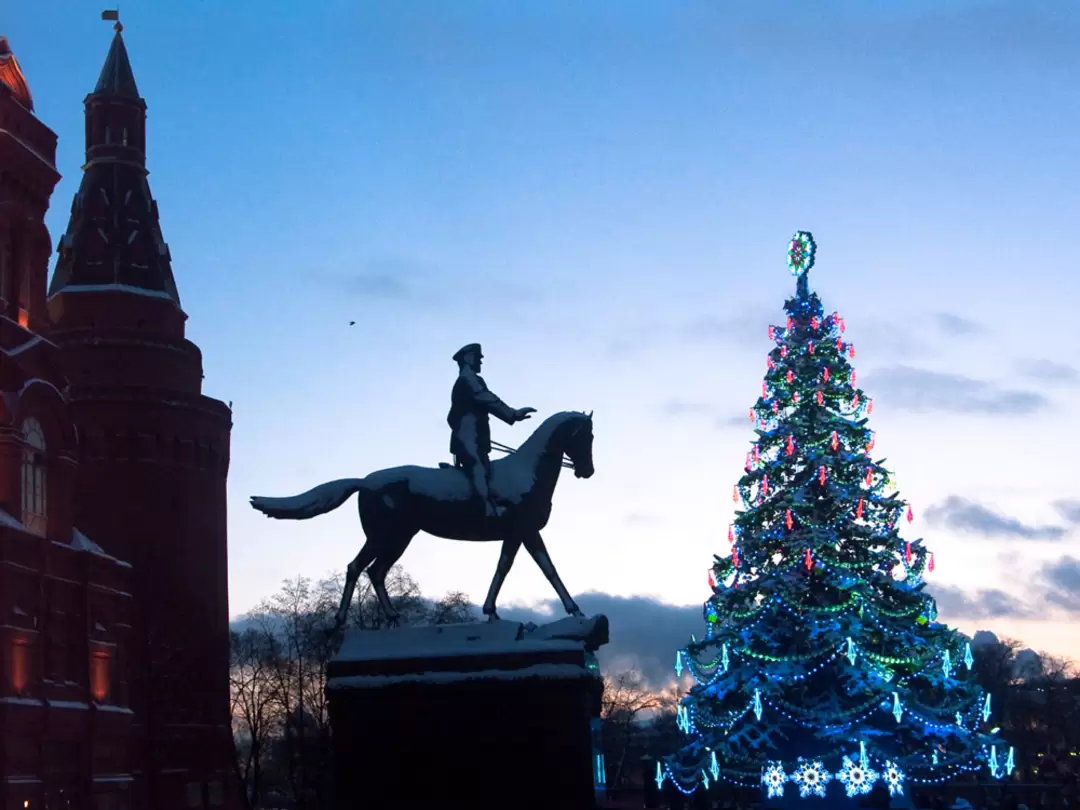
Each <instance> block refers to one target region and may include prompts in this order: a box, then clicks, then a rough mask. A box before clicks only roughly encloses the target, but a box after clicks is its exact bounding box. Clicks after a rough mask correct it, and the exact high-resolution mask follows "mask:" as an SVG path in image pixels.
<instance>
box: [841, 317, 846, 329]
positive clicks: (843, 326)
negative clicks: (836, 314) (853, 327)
mask: <svg viewBox="0 0 1080 810" xmlns="http://www.w3.org/2000/svg"><path fill="white" fill-rule="evenodd" d="M840 331H841V332H846V331H847V324H846V323H844V319H843V318H841V319H840Z"/></svg>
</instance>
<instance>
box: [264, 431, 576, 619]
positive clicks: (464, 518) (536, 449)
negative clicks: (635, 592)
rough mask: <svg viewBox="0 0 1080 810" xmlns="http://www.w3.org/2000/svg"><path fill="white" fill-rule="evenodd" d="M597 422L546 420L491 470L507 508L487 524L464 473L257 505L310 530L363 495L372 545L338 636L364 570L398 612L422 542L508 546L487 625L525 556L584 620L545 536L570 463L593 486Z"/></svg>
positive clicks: (323, 487)
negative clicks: (395, 595) (402, 579)
mask: <svg viewBox="0 0 1080 810" xmlns="http://www.w3.org/2000/svg"><path fill="white" fill-rule="evenodd" d="M592 424H593V423H592V414H591V413H588V414H585V413H578V412H575V411H564V412H563V413H557V414H555V415H554V416H551V417H549V418H548V419H546V420H545V421H544V422H543V423H542V424H540V426H539V427H537V428H536V430H535V431H533V433H532V435H531V436H530V437H529V438H528V439H527V440H526V441H525V443H524V444H522V445H521V447H520V448H518V450H517V451H516V452H514V453H513V454H511V455H509V456H507V457H506V458H502V459H499V460H498V461H495V462H492V465H491V486H492V491H493V492H494V494H495V496H496V497H497V498H498V499H499V501H500V502H501V503H503V504H505V505H506V507H507V508H506V512H505V514H503V515H501V516H497V517H496V516H492V517H486V516H485V515H484V509H483V504H478V501H477V500H476V498H475V496H474V495H473V491H472V487H471V485H470V483H469V480H468V479H467V478H466V476H465V473H464V471H462V470H461V469H459V468H454V467H450V466H449V465H442V466H440V467H439V468H432V467H415V466H407V467H391V468H389V469H386V470H379V471H377V472H373V473H371V474H370V475H368V476H367V477H366V478H343V479H341V480H339V481H330V482H329V483H326V484H320V485H319V486H317V487H315V488H314V489H311V490H308V491H307V492H305V493H303V494H302V495H294V496H293V497H291V498H263V497H258V496H255V497H253V498H252V499H251V505H252V506H253V507H254V508H256V509H258V510H259V511H260V512H263V513H264V514H266V515H268V516H269V517H273V518H281V519H284V520H307V519H308V518H313V517H315V516H316V515H323V514H326V513H327V512H330V511H332V510H334V509H337V508H338V507H339V506H341V505H342V504H343V503H345V501H346V500H348V499H349V497H350V496H351V495H352V494H353V493H354V492H356V493H359V496H360V497H359V502H360V524H361V525H362V526H363V528H364V534H365V535H366V536H367V542H366V543H364V546H363V548H361V549H360V553H359V554H357V555H356V558H355V559H354V560H353V561H352V562H351V563H349V566H348V568H347V569H346V577H345V590H344V592H343V593H342V594H341V604H340V606H339V607H338V610H337V614H336V616H335V627H334V630H335V631H336V630H340V629H341V628H342V627H343V626H344V624H345V620H346V617H347V616H348V611H349V605H350V603H351V602H352V597H353V591H354V590H355V588H356V580H357V579H358V578H359V577H360V574H361V573H362V572H364V571H365V570H366V571H367V573H368V577H369V578H370V579H371V584H372V587H373V588H374V589H375V594H376V596H377V597H378V599H379V605H380V606H381V607H382V609H383V612H384V613H385V614H386V617H387V619H389V620H390V621H396V620H397V618H398V612H397V611H396V610H395V609H394V606H393V605H392V604H391V603H390V597H389V595H388V594H387V592H386V575H387V573H388V572H389V571H390V568H391V567H392V566H393V565H394V563H396V562H397V561H398V560H399V559H400V558H401V555H402V554H403V553H404V552H405V549H406V548H408V546H409V543H410V542H411V541H412V539H413V537H415V536H416V534H417V532H421V531H423V532H427V533H428V534H432V535H435V536H436V537H445V538H447V539H449V540H472V541H501V542H502V552H501V554H500V555H499V563H498V566H497V567H496V569H495V576H494V578H493V579H492V580H491V587H490V588H488V594H487V599H485V600H484V615H485V616H487V617H488V618H489V619H491V620H494V619H497V618H498V614H497V613H496V611H495V601H496V599H497V598H498V596H499V590H500V588H502V584H503V581H504V580H505V579H506V575H507V574H508V573H510V567H511V566H512V565H513V564H514V557H515V555H516V554H517V552H518V549H519V548H520V547H521V546H523V545H524V546H525V550H526V551H528V552H529V554H530V555H531V556H532V558H533V559H534V560H535V561H536V564H537V565H538V566H539V567H540V570H541V571H543V572H544V576H545V577H547V581H548V582H550V583H551V586H552V587H553V588H554V589H555V592H556V593H557V594H558V595H559V599H560V600H562V604H563V607H564V608H565V609H566V612H567V613H569V614H571V615H573V616H581V615H582V613H581V610H580V609H579V608H578V606H577V604H575V602H574V600H573V598H572V597H571V596H570V593H569V592H568V591H567V590H566V586H564V585H563V583H562V580H561V579H559V574H558V573H557V572H556V571H555V566H554V565H553V564H552V562H551V557H549V556H548V552H547V548H546V547H545V546H544V541H543V539H542V538H541V536H540V531H541V529H543V528H544V527H545V526H546V525H547V522H548V518H549V517H550V516H551V496H552V494H553V493H554V491H555V485H556V484H557V483H558V481H559V471H560V470H561V469H562V467H563V457H564V456H566V457H567V458H569V459H570V464H571V465H572V466H573V469H574V475H575V476H577V477H578V478H589V477H591V476H592V474H593V472H594V469H593V458H592V445H593V430H592Z"/></svg>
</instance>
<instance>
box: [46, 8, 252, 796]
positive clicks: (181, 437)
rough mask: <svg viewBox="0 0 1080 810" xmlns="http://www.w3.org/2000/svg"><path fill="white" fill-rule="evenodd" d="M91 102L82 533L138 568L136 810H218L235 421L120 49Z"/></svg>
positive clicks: (75, 261)
mask: <svg viewBox="0 0 1080 810" xmlns="http://www.w3.org/2000/svg"><path fill="white" fill-rule="evenodd" d="M115 29H116V34H115V36H114V37H113V41H112V46H111V47H110V48H109V53H108V56H107V57H106V59H105V65H104V67H103V68H102V70H101V76H100V78H99V79H98V82H97V85H96V86H95V87H94V90H93V92H91V93H90V95H88V96H87V97H86V100H85V102H84V106H85V114H86V163H85V165H84V166H83V177H82V183H81V185H80V187H79V191H78V193H76V195H75V199H74V201H73V202H72V206H71V218H70V220H69V222H68V227H67V231H66V233H65V234H64V235H63V237H61V240H60V244H59V247H58V253H59V258H58V259H57V263H56V271H55V273H54V274H53V279H52V284H51V286H50V288H49V291H48V299H47V302H48V311H49V316H50V319H51V324H52V325H51V327H50V328H49V331H48V337H49V339H50V340H51V341H52V342H53V343H55V344H56V345H57V346H58V347H59V349H60V357H61V365H62V368H63V371H64V373H65V375H66V377H67V379H68V381H69V383H70V401H71V414H72V418H73V421H74V422H75V424H76V426H77V429H78V432H79V437H80V451H81V452H80V456H81V457H80V465H79V468H78V477H77V484H76V493H75V507H74V509H75V522H76V525H78V526H79V527H80V528H81V529H83V530H84V531H85V532H86V533H87V534H88V535H89V536H91V537H95V538H101V540H100V543H101V545H102V546H103V548H104V551H105V552H106V553H108V554H110V555H112V556H115V557H118V558H119V559H121V560H128V561H130V562H131V564H132V566H133V576H132V580H133V581H132V595H133V597H134V602H135V621H134V627H133V629H132V644H131V647H132V652H131V658H132V661H131V670H130V673H131V674H130V690H131V707H132V709H133V710H134V728H133V737H132V745H133V747H134V753H133V767H134V774H135V795H134V797H133V798H134V805H135V807H136V808H146V809H147V810H150V809H152V810H170V809H171V808H181V807H184V808H190V807H208V806H218V805H222V804H225V803H226V802H228V803H230V804H231V801H230V799H229V797H227V796H226V795H225V793H226V792H227V791H226V786H227V785H229V784H230V779H229V774H230V773H231V726H230V709H229V680H228V670H229V636H228V632H229V627H228V621H229V611H228V559H227V550H226V522H225V481H226V476H227V474H228V466H229V434H230V431H231V428H232V418H231V412H230V410H229V408H227V407H226V406H225V405H224V404H222V403H221V402H219V401H217V400H215V399H211V398H209V397H206V396H204V395H203V394H202V376H203V374H202V355H201V353H200V351H199V348H198V347H197V346H195V345H194V344H193V343H191V342H190V341H188V340H186V339H185V337H184V322H185V321H186V319H187V315H185V314H184V312H183V310H182V309H181V307H180V296H179V294H178V292H177V288H176V283H175V281H174V279H173V274H172V268H171V257H170V255H169V248H168V246H167V245H166V244H165V241H164V239H163V238H162V233H161V227H160V225H159V222H158V207H157V203H156V202H155V201H154V199H153V197H152V196H151V194H150V186H149V184H148V182H147V174H148V172H147V170H146V103H145V101H144V100H143V99H142V98H141V97H140V96H139V91H138V89H137V88H136V85H135V77H134V74H133V73H132V70H131V63H130V62H129V61H128V54H127V49H126V48H125V46H124V40H123V38H122V36H121V31H122V27H121V26H120V24H119V23H117V24H116V26H115Z"/></svg>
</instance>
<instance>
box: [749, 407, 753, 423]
mask: <svg viewBox="0 0 1080 810" xmlns="http://www.w3.org/2000/svg"><path fill="white" fill-rule="evenodd" d="M750 421H751V422H753V421H754V409H753V408H751V409H750Z"/></svg>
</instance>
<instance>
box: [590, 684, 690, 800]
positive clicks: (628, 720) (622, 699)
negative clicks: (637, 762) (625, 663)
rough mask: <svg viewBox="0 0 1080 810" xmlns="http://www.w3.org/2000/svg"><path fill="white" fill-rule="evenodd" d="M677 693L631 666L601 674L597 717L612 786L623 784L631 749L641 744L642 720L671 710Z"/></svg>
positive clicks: (609, 780)
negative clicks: (658, 686)
mask: <svg viewBox="0 0 1080 810" xmlns="http://www.w3.org/2000/svg"><path fill="white" fill-rule="evenodd" d="M677 694H678V693H677V691H676V690H675V689H674V688H668V689H656V688H654V687H653V686H651V685H650V684H649V682H648V681H647V680H646V679H645V678H644V676H643V675H642V674H641V672H640V671H638V670H637V669H633V668H631V669H626V670H622V671H620V672H616V673H612V674H610V675H605V676H604V699H603V705H602V706H601V710H600V716H601V718H602V720H603V735H604V749H605V760H606V761H607V762H608V777H609V778H608V784H609V785H610V786H611V787H618V786H620V785H621V784H622V782H623V777H624V774H625V771H626V766H627V763H628V760H629V756H630V754H631V752H632V751H633V750H635V749H637V748H640V747H642V741H641V740H640V739H639V738H640V737H641V732H642V728H643V721H645V720H646V719H648V718H650V717H652V716H654V715H655V714H656V713H658V712H663V711H669V710H671V708H672V707H673V706H674V704H675V702H676V701H677Z"/></svg>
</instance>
